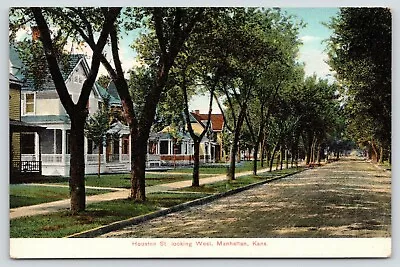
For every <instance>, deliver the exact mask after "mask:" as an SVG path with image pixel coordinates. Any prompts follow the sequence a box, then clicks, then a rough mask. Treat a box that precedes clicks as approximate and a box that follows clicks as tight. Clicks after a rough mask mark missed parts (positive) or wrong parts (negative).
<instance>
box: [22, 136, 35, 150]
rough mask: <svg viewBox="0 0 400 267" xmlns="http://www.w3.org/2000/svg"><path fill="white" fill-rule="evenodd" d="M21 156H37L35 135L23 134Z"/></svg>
mask: <svg viewBox="0 0 400 267" xmlns="http://www.w3.org/2000/svg"><path fill="white" fill-rule="evenodd" d="M21 154H35V135H34V134H31V133H28V134H21Z"/></svg>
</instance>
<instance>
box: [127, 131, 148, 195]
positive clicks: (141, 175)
mask: <svg viewBox="0 0 400 267" xmlns="http://www.w3.org/2000/svg"><path fill="white" fill-rule="evenodd" d="M131 135H132V137H134V138H131V140H132V143H131V151H132V155H131V193H130V196H129V198H130V199H134V200H137V201H146V184H145V183H146V154H147V149H146V148H147V139H146V140H142V138H139V137H137V136H135V133H132V132H131Z"/></svg>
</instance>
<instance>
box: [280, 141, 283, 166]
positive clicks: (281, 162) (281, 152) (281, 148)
mask: <svg viewBox="0 0 400 267" xmlns="http://www.w3.org/2000/svg"><path fill="white" fill-rule="evenodd" d="M279 165H280V166H279V169H280V170H282V168H283V147H282V146H281V147H280V149H279Z"/></svg>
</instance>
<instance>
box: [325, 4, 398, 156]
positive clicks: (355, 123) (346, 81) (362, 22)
mask: <svg viewBox="0 0 400 267" xmlns="http://www.w3.org/2000/svg"><path fill="white" fill-rule="evenodd" d="M391 25H392V15H391V11H390V9H388V8H341V9H340V14H339V17H338V18H335V19H333V20H332V21H331V23H330V24H329V25H328V26H329V27H330V28H331V29H332V30H333V31H334V34H333V35H332V37H331V38H329V40H328V45H329V51H328V52H329V61H328V63H329V65H330V66H331V68H332V69H333V70H334V71H335V72H336V78H337V79H338V81H339V82H340V93H341V96H342V98H343V102H344V111H345V114H346V124H347V126H348V133H349V134H350V135H351V136H352V137H353V138H354V139H355V140H357V142H359V143H366V142H368V141H372V142H377V143H379V144H381V145H383V146H385V147H386V148H389V147H390V143H391V54H392V50H391V48H392V41H391V40H392V26H391Z"/></svg>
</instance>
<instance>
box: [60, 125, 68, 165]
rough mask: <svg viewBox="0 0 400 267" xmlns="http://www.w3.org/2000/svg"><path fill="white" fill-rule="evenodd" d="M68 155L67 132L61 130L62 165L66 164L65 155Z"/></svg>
mask: <svg viewBox="0 0 400 267" xmlns="http://www.w3.org/2000/svg"><path fill="white" fill-rule="evenodd" d="M66 154H67V131H66V130H65V129H62V130H61V157H62V159H61V160H62V163H65V155H66Z"/></svg>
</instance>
